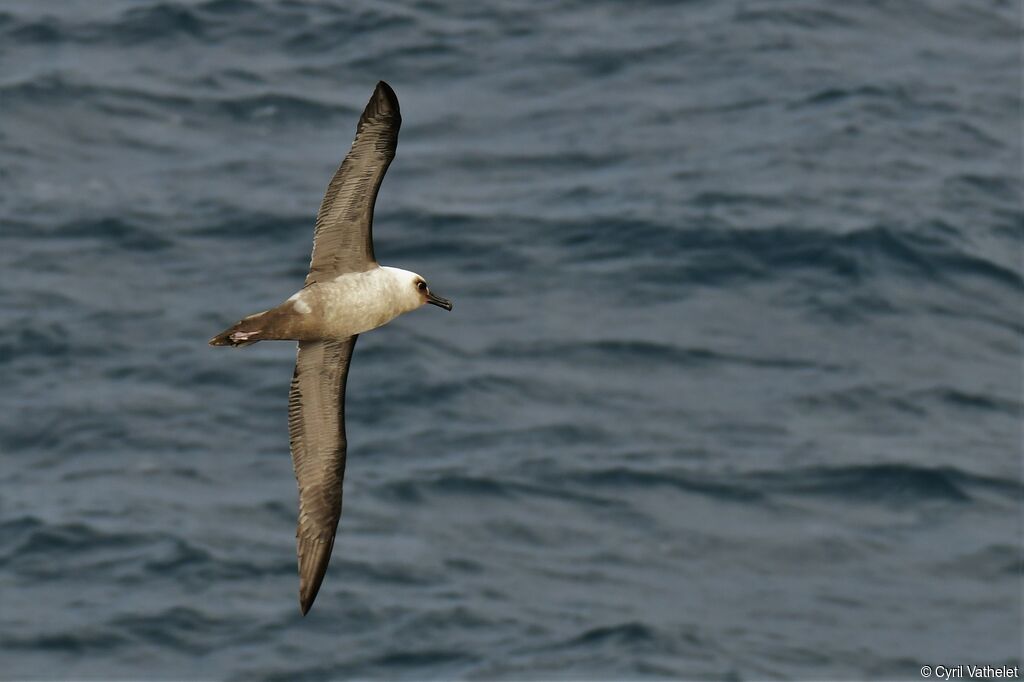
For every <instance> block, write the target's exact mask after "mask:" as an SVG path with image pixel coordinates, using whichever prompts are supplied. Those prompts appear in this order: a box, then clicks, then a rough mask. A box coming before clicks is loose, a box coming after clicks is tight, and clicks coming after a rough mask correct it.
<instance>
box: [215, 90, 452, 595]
mask: <svg viewBox="0 0 1024 682" xmlns="http://www.w3.org/2000/svg"><path fill="white" fill-rule="evenodd" d="M401 122H402V118H401V115H400V114H399V109H398V99H397V98H396V97H395V93H394V91H393V90H392V89H391V88H390V87H389V86H388V85H387V84H386V83H384V82H381V83H378V84H377V88H376V90H374V93H373V96H372V97H371V98H370V101H369V103H368V104H367V105H366V109H365V110H364V111H363V114H362V116H360V118H359V125H358V127H357V129H356V137H355V140H354V141H353V142H352V148H351V150H350V151H349V153H348V155H347V156H346V157H345V160H344V161H343V162H342V164H341V166H340V167H339V168H338V171H337V172H336V173H335V174H334V177H333V178H332V180H331V183H330V184H329V185H328V187H327V192H326V194H325V195H324V200H323V203H322V204H321V206H320V211H319V213H318V214H317V221H316V228H315V230H314V233H313V255H312V258H311V260H310V268H309V274H308V275H307V276H306V283H305V286H304V287H303V288H302V289H301V290H300V291H298V292H297V293H296V294H295V295H293V296H292V297H290V298H289V299H288V300H287V301H285V302H284V303H282V304H281V305H279V306H277V307H275V308H271V309H270V310H265V311H263V312H261V313H256V314H255V315H250V316H248V317H246V318H244V319H242V320H240V321H238V322H237V323H235V324H234V325H233V326H231V327H229V328H228V329H226V330H224V331H223V332H221V333H220V334H218V335H217V336H215V337H213V338H212V339H210V344H211V345H214V346H247V345H249V344H252V343H256V342H258V341H270V340H293V341H298V342H299V348H298V353H297V356H296V361H295V374H294V376H293V378H292V385H291V392H290V395H289V400H288V429H289V433H290V436H291V450H292V463H293V465H294V468H295V478H296V480H297V481H298V484H299V523H298V529H297V531H296V538H297V551H298V558H299V605H300V607H301V609H302V613H303V614H305V613H306V612H307V611H308V610H309V608H310V606H312V604H313V600H314V599H315V598H316V595H317V592H318V591H319V589H320V584H321V582H322V581H323V577H324V573H325V572H326V570H327V564H328V561H329V560H330V557H331V550H332V548H333V547H334V535H335V531H336V530H337V527H338V520H339V518H340V516H341V499H342V480H343V478H344V475H345V457H346V451H347V441H346V438H345V383H346V380H347V378H348V367H349V361H350V360H351V357H352V350H353V348H354V347H355V342H356V338H357V336H358V335H359V334H362V333H364V332H367V331H370V330H372V329H376V328H377V327H380V326H382V325H384V324H387V323H388V322H390V321H391V320H393V319H394V318H395V317H397V316H399V315H401V314H402V313H406V312H409V311H411V310H415V309H416V308H419V307H420V306H422V305H424V304H425V303H431V304H434V305H437V306H440V307H442V308H445V309H447V310H451V309H452V304H451V303H450V302H449V301H448V300H446V299H443V298H441V297H439V296H436V295H434V294H433V293H432V292H431V291H430V289H429V287H427V284H426V282H425V281H424V280H423V278H422V277H420V276H419V275H417V274H416V273H414V272H409V271H408V270H401V269H399V268H391V267H383V266H380V265H379V264H378V263H377V261H376V258H375V257H374V251H373V237H372V226H373V206H374V203H375V201H376V198H377V190H378V188H379V187H380V183H381V181H382V180H383V178H384V174H385V172H386V171H387V168H388V165H390V163H391V159H392V158H394V155H395V148H396V145H397V142H398V129H399V127H400V126H401Z"/></svg>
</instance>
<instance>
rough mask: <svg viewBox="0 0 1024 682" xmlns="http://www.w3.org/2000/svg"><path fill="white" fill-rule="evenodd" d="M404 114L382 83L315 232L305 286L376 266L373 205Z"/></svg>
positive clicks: (336, 177)
mask: <svg viewBox="0 0 1024 682" xmlns="http://www.w3.org/2000/svg"><path fill="white" fill-rule="evenodd" d="M401 125H402V115H401V113H400V111H399V108H398V98H397V97H396V96H395V92H394V90H392V89H391V87H390V86H389V85H388V84H387V83H385V82H383V81H381V82H380V83H377V88H376V90H374V92H373V96H372V97H370V101H369V102H368V103H367V105H366V108H365V109H364V110H363V114H362V116H360V117H359V125H358V126H357V127H356V137H355V139H354V140H353V141H352V148H351V149H350V150H349V152H348V155H347V156H346V157H345V160H344V161H342V162H341V166H340V167H339V168H338V170H337V172H335V174H334V177H333V178H332V179H331V182H330V184H329V185H328V186H327V192H326V193H325V194H324V200H323V202H322V203H321V205H320V211H319V213H318V214H317V217H316V229H315V230H314V232H313V255H312V258H311V260H310V265H309V275H307V277H306V285H307V286H308V285H310V284H312V283H314V282H321V281H324V280H327V279H331V278H333V277H334V276H336V275H339V274H342V273H345V272H363V271H365V270H369V269H371V268H373V267H376V264H377V260H376V258H375V256H374V254H373V206H374V204H375V203H376V201H377V191H378V190H379V189H380V183H381V181H382V180H383V179H384V174H385V173H386V172H387V170H388V166H389V165H391V160H392V159H394V158H395V149H396V147H397V146H398V129H399V128H400V127H401Z"/></svg>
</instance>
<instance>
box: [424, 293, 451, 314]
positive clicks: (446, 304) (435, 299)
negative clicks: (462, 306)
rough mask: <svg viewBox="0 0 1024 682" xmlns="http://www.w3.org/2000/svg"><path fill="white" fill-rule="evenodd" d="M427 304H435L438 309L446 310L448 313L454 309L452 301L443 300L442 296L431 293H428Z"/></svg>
mask: <svg viewBox="0 0 1024 682" xmlns="http://www.w3.org/2000/svg"><path fill="white" fill-rule="evenodd" d="M427 303H433V304H434V305H436V306H437V307H439V308H444V309H445V310H447V311H451V309H452V302H451V301H449V300H448V299H447V298H441V297H440V296H435V295H434V294H432V293H431V292H429V291H428V292H427Z"/></svg>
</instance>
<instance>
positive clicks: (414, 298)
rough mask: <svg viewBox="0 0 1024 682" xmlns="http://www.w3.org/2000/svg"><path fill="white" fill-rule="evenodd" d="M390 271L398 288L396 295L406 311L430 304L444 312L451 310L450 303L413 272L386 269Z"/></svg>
mask: <svg viewBox="0 0 1024 682" xmlns="http://www.w3.org/2000/svg"><path fill="white" fill-rule="evenodd" d="M388 269H389V270H391V271H392V276H393V277H394V279H395V282H396V284H397V288H398V295H399V298H400V299H401V301H402V303H403V304H404V307H405V308H406V309H407V310H415V309H416V308H419V307H420V306H423V305H426V304H427V303H430V304H432V305H436V306H438V307H440V308H444V309H445V310H451V309H452V302H451V301H449V300H448V299H447V298H442V297H441V296H438V295H437V294H435V293H434V292H432V291H431V290H430V286H429V285H428V284H427V281H426V280H425V279H423V277H421V276H420V275H417V274H416V273H415V272H409V271H408V270H399V269H398V268H388Z"/></svg>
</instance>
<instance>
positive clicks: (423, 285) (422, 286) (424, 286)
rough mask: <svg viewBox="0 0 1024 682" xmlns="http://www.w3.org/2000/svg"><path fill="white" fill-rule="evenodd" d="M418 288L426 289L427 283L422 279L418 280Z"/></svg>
mask: <svg viewBox="0 0 1024 682" xmlns="http://www.w3.org/2000/svg"><path fill="white" fill-rule="evenodd" d="M416 288H417V289H419V290H420V291H426V290H427V283H426V282H424V281H423V280H422V279H421V280H420V281H418V282H416Z"/></svg>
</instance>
